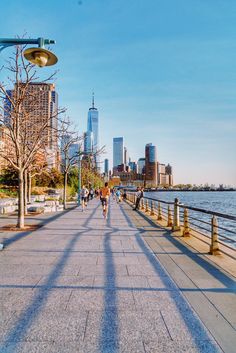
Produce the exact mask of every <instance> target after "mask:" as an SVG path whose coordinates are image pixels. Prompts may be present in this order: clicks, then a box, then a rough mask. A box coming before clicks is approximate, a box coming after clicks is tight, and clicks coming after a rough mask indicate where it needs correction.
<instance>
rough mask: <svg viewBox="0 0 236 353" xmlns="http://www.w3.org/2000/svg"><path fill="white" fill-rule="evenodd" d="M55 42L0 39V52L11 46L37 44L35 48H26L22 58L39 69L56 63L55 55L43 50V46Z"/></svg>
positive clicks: (47, 40)
mask: <svg viewBox="0 0 236 353" xmlns="http://www.w3.org/2000/svg"><path fill="white" fill-rule="evenodd" d="M55 43H56V42H55V40H51V39H43V38H38V39H16V38H0V52H1V51H2V50H3V49H5V48H7V47H10V46H13V45H24V44H38V47H36V48H34V47H33V48H28V49H26V50H24V53H23V55H24V57H25V59H26V60H28V61H30V62H31V63H32V64H34V65H37V66H39V67H44V66H51V65H55V64H56V63H57V61H58V59H57V57H56V55H54V54H53V53H52V52H51V51H49V50H47V49H45V48H44V46H45V45H49V44H55Z"/></svg>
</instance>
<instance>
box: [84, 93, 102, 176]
mask: <svg viewBox="0 0 236 353" xmlns="http://www.w3.org/2000/svg"><path fill="white" fill-rule="evenodd" d="M86 134H87V137H88V139H87V146H86V148H87V147H88V148H89V149H90V145H91V144H92V151H91V152H93V153H96V152H97V151H98V150H99V118H98V110H97V108H95V106H94V93H93V96H92V107H91V108H89V111H88V123H87V132H86ZM99 163H100V160H99V156H98V155H96V156H95V164H96V168H97V170H98V171H100V165H99Z"/></svg>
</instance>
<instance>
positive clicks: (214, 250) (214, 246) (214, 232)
mask: <svg viewBox="0 0 236 353" xmlns="http://www.w3.org/2000/svg"><path fill="white" fill-rule="evenodd" d="M219 252H220V248H219V243H218V222H217V218H216V216H213V217H212V219H211V245H210V254H211V255H217V254H219Z"/></svg>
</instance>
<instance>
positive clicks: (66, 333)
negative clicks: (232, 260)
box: [0, 200, 236, 353]
mask: <svg viewBox="0 0 236 353" xmlns="http://www.w3.org/2000/svg"><path fill="white" fill-rule="evenodd" d="M145 222H146V221H145V220H144V219H143V217H142V216H141V215H139V214H137V213H136V212H132V211H131V210H130V208H129V206H128V205H126V204H122V205H117V204H116V203H115V202H114V201H112V200H111V207H110V213H109V217H108V220H107V221H105V220H103V219H102V215H101V206H100V204H99V202H98V201H97V200H94V201H92V202H90V203H89V205H88V208H87V209H86V211H85V212H83V213H82V212H81V211H80V210H79V209H74V210H71V211H69V212H66V213H63V214H62V215H61V216H60V217H57V218H56V219H54V220H52V221H51V222H48V223H46V224H45V226H44V227H42V228H41V229H39V230H38V231H35V232H33V233H31V234H29V235H26V236H23V237H22V236H20V235H17V236H15V237H13V240H12V241H11V242H9V243H8V247H6V249H5V250H4V251H2V252H1V253H0V266H1V267H0V300H1V302H0V352H1V353H15V352H20V353H26V352H27V353H36V352H37V353H39V352H40V353H42V352H43V353H67V352H68V353H121V352H122V353H158V352H167V353H172V352H173V353H177V352H181V353H182V352H188V353H191V352H221V351H222V350H221V349H220V348H219V346H218V345H217V343H216V341H215V340H214V338H213V337H212V336H211V334H210V333H209V332H208V330H207V329H206V327H205V325H204V324H203V323H202V322H201V320H200V319H199V318H198V316H197V315H196V313H195V312H194V310H193V309H192V308H191V307H190V305H189V304H188V302H187V301H186V299H185V297H184V296H183V294H182V292H183V290H182V289H179V287H178V286H177V285H176V284H175V282H174V281H173V280H172V279H171V278H170V276H169V274H168V272H166V270H165V269H164V267H163V266H162V265H161V263H160V262H159V260H158V258H157V256H158V255H157V254H156V255H155V254H154V253H153V252H152V250H151V248H150V247H152V244H150V242H149V245H148V243H147V241H146V240H148V239H149V238H150V232H152V233H153V231H155V232H156V233H155V234H157V235H158V237H159V238H160V239H162V238H163V234H164V233H165V231H164V230H162V229H161V228H154V227H153V225H151V224H150V223H149V222H146V223H145ZM146 232H147V233H146ZM152 236H153V234H152ZM145 238H146V239H145ZM163 239H164V238H163ZM149 240H150V239H149ZM161 241H162V240H161ZM155 244H156V245H155ZM155 244H153V245H155V246H157V243H155ZM173 246H174V245H172V248H171V251H172V250H173ZM165 251H166V250H165ZM155 252H157V251H156V250H155ZM167 267H168V266H167ZM168 271H170V272H171V268H168ZM173 271H174V272H175V266H173ZM173 274H174V275H175V274H176V273H173ZM235 338H236V337H235ZM231 344H232V348H233V347H235V345H234V346H233V341H232V342H231ZM224 351H225V352H231V350H230V346H229V350H225V349H224ZM232 352H233V350H232Z"/></svg>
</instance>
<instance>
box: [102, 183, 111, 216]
mask: <svg viewBox="0 0 236 353" xmlns="http://www.w3.org/2000/svg"><path fill="white" fill-rule="evenodd" d="M110 194H111V192H110V189H109V187H108V183H107V182H106V183H105V185H104V187H103V188H102V189H101V191H100V199H101V202H102V209H103V211H102V214H103V217H104V218H105V219H107V213H108V199H109V196H110Z"/></svg>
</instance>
